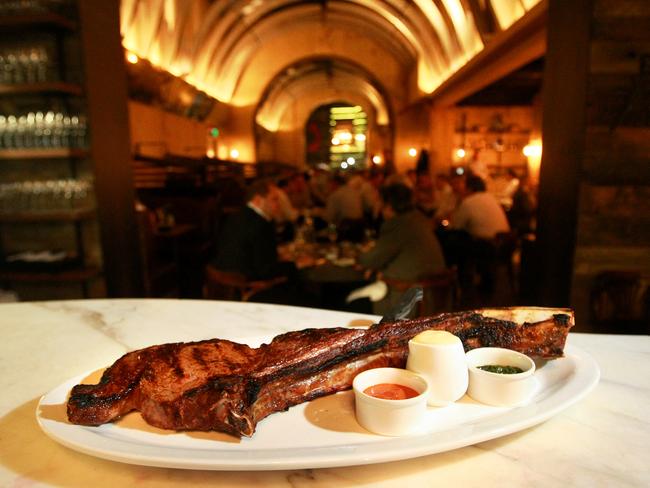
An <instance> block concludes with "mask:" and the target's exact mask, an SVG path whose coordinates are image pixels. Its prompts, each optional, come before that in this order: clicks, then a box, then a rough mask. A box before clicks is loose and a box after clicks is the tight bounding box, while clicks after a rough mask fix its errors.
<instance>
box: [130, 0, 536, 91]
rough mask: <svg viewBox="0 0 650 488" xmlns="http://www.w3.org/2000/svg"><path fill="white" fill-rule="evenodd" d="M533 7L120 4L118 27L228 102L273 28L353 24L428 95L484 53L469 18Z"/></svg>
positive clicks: (507, 1)
mask: <svg viewBox="0 0 650 488" xmlns="http://www.w3.org/2000/svg"><path fill="white" fill-rule="evenodd" d="M538 2H539V0H483V1H482V2H479V4H480V5H481V7H482V8H483V10H482V11H476V10H472V5H474V6H476V5H477V2H475V1H470V0H318V1H316V0H312V1H305V0H219V1H213V2H208V1H207V0H122V7H121V10H122V19H121V23H122V33H123V35H124V45H125V47H126V48H127V49H129V50H132V51H133V52H135V53H136V54H138V55H139V56H141V57H144V58H146V59H148V60H149V61H151V62H152V63H153V64H155V65H158V66H160V67H162V68H164V69H166V70H168V71H170V72H171V73H173V74H175V75H177V76H182V77H184V78H185V79H186V80H187V81H189V82H190V83H192V84H194V85H196V86H197V87H198V88H201V89H203V90H205V91H206V92H208V93H209V94H211V95H214V96H216V97H217V98H219V99H220V100H222V101H226V102H229V101H230V98H231V97H232V96H233V94H234V92H235V91H236V87H237V83H238V81H239V80H240V79H241V77H242V74H243V73H244V71H245V70H246V67H247V66H248V64H249V63H250V60H251V58H252V57H253V56H254V53H255V46H259V45H260V44H261V43H263V42H264V41H265V40H266V39H267V38H268V36H269V35H282V29H278V27H279V26H286V25H288V23H290V22H292V23H300V22H305V21H308V20H313V18H314V16H320V18H321V20H322V22H324V23H327V22H330V23H331V25H332V26H336V25H340V24H342V23H343V22H344V19H345V17H349V18H354V19H355V20H356V21H357V23H358V22H359V21H363V22H364V23H366V25H367V34H368V35H369V36H372V37H373V38H375V39H377V42H379V43H381V44H382V45H384V46H385V48H386V49H389V50H392V53H393V54H396V53H398V52H399V53H400V55H405V54H406V53H410V54H409V55H408V56H409V57H411V56H413V57H415V58H416V61H417V67H418V68H417V69H418V72H417V80H418V87H419V89H420V90H421V91H422V92H425V93H430V92H431V91H432V90H434V89H435V88H436V87H437V86H438V85H439V84H440V83H442V82H443V81H444V80H445V79H446V78H448V77H449V76H450V75H451V74H453V73H454V72H455V71H456V70H457V69H458V68H459V67H460V66H462V65H463V64H464V63H465V62H467V61H468V60H469V59H471V58H472V57H473V56H474V55H475V54H476V53H478V52H479V51H480V50H481V49H482V48H483V43H482V41H481V36H480V35H479V33H478V30H477V28H476V24H475V19H474V16H475V15H483V14H484V12H485V11H486V10H491V11H493V12H494V13H495V17H496V18H497V20H498V24H499V26H500V28H501V29H505V28H507V27H508V26H510V25H511V24H512V23H513V22H514V21H515V20H517V19H518V18H519V17H521V16H522V15H523V14H524V13H525V12H526V11H527V10H530V8H532V7H533V6H534V5H535V4H537V3H538ZM486 3H489V4H490V7H491V8H490V9H485V4H486ZM475 8H476V7H475ZM328 17H330V19H329V21H328ZM356 28H358V27H356ZM271 32H273V34H270V33H271ZM379 32H382V33H383V34H379ZM380 38H381V39H380Z"/></svg>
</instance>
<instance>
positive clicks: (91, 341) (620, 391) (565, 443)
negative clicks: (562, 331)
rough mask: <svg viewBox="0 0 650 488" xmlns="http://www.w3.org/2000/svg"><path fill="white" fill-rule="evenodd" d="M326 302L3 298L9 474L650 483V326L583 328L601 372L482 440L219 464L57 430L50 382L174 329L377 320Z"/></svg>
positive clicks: (71, 480) (218, 480)
mask: <svg viewBox="0 0 650 488" xmlns="http://www.w3.org/2000/svg"><path fill="white" fill-rule="evenodd" d="M373 318H374V317H372V316H360V315H357V314H350V313H343V312H333V311H326V310H316V309H306V308H293V307H282V306H273V305H262V304H242V303H233V302H217V301H190V300H187V301H183V300H82V301H61V302H35V303H17V304H0V392H1V393H0V486H3V487H32V486H70V487H73V486H98V487H103V486H106V487H111V488H114V487H117V486H132V485H135V484H137V485H138V486H144V487H148V486H152V487H153V486H176V485H183V486H189V485H192V486H241V487H244V486H246V487H248V486H253V485H257V486H278V487H280V486H282V487H285V486H314V487H320V486H336V487H341V486H379V487H394V486H400V485H401V486H432V485H433V484H435V485H436V486H453V485H458V486H479V485H480V486H481V487H483V488H487V487H493V486H494V487H497V486H498V487H499V488H501V487H502V486H506V485H507V486H524V485H525V486H585V487H587V486H588V487H591V486H650V463H648V459H649V458H648V453H649V452H650V409H649V408H648V405H650V375H649V374H648V372H650V337H649V336H615V335H595V334H578V333H572V334H570V335H569V340H568V343H569V344H571V345H574V346H577V347H579V348H580V349H582V350H584V351H586V352H588V353H589V354H590V355H591V356H593V357H594V358H595V359H596V361H597V362H598V364H599V366H600V368H601V380H600V383H599V384H598V386H597V387H596V388H595V389H594V390H593V391H592V392H591V393H589V394H588V395H587V396H586V397H585V398H583V399H582V400H580V401H579V402H578V403H576V404H574V405H572V406H570V407H569V408H567V409H566V410H564V411H562V412H560V413H559V414H557V415H555V416H554V417H552V418H551V419H549V420H547V421H546V422H544V423H542V424H539V425H537V426H535V427H531V428H528V429H525V430H523V431H520V432H518V433H515V434H511V435H508V436H505V437H500V438H497V439H494V440H490V441H487V442H482V443H480V444H477V445H473V446H469V447H465V448H461V449H456V450H453V451H448V452H443V453H439V454H434V455H429V456H424V457H419V458H414V459H409V460H405V461H395V462H389V463H384V464H376V465H366V466H363V465H362V466H352V467H344V468H324V469H301V470H290V471H255V472H220V471H198V470H197V471H193V470H179V469H169V468H154V467H146V466H138V465H129V464H123V463H118V462H112V461H107V460H102V459H99V458H95V457H92V456H89V455H85V454H81V453H78V452H76V451H73V450H70V449H68V448H66V447H63V446H62V445H60V444H58V443H56V442H54V441H53V440H51V439H50V438H49V437H47V436H46V435H45V434H44V433H43V432H42V431H41V430H40V428H39V426H38V425H37V423H36V419H35V411H36V406H37V403H38V401H39V398H40V397H41V395H43V394H45V393H47V392H48V391H50V390H51V389H53V388H54V387H56V386H58V385H59V384H61V383H63V382H64V381H66V380H68V379H70V378H72V377H74V376H77V375H79V374H81V373H83V372H84V371H89V370H94V369H98V368H101V367H104V366H106V365H108V364H112V363H113V362H114V361H115V359H117V358H118V357H119V356H121V355H122V354H124V353H125V352H126V351H129V350H133V349H137V348H141V347H146V346H149V345H151V344H156V343H162V342H176V341H189V340H199V339H207V338H213V337H220V338H224V339H240V340H242V339H246V338H253V337H260V336H272V335H276V334H278V333H281V332H286V331H290V330H297V329H302V328H306V327H333V326H345V325H361V324H364V323H370V322H371V321H372V320H373Z"/></svg>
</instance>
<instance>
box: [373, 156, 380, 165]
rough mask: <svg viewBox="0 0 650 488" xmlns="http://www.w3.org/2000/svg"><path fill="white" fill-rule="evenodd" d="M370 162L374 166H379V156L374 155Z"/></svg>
mask: <svg viewBox="0 0 650 488" xmlns="http://www.w3.org/2000/svg"><path fill="white" fill-rule="evenodd" d="M372 162H373V163H375V164H381V156H379V155H376V156H373V157H372Z"/></svg>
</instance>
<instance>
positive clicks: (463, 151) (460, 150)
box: [456, 147, 467, 159]
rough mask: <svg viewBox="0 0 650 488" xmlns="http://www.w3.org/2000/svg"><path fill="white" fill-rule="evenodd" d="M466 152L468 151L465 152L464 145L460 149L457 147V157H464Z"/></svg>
mask: <svg viewBox="0 0 650 488" xmlns="http://www.w3.org/2000/svg"><path fill="white" fill-rule="evenodd" d="M466 154H467V153H466V152H465V149H463V148H462V147H459V148H458V149H456V157H457V158H458V159H463V158H464V157H465V155H466Z"/></svg>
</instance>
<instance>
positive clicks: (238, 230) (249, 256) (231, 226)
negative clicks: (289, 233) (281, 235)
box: [210, 180, 292, 280]
mask: <svg viewBox="0 0 650 488" xmlns="http://www.w3.org/2000/svg"><path fill="white" fill-rule="evenodd" d="M246 196H247V204H246V206H245V207H244V208H243V209H241V210H240V211H238V212H236V213H234V214H232V215H230V216H228V218H227V219H226V222H225V223H224V226H223V228H222V230H221V232H220V234H219V238H218V240H217V243H216V252H215V255H214V257H213V258H212V260H211V262H210V264H211V265H212V266H213V267H215V268H216V269H218V270H221V271H236V272H239V273H242V274H243V275H244V276H246V278H247V279H248V280H264V279H268V278H274V277H277V276H282V275H287V273H290V272H291V268H292V266H291V264H290V263H281V262H279V261H278V254H277V241H276V237H275V226H274V223H273V222H274V220H277V219H278V218H279V216H280V213H281V211H282V209H281V202H280V194H279V190H278V188H277V186H275V185H274V184H273V183H272V182H271V181H269V180H258V181H255V182H254V183H253V184H252V185H251V186H250V187H249V188H248V190H247V195H246Z"/></svg>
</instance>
